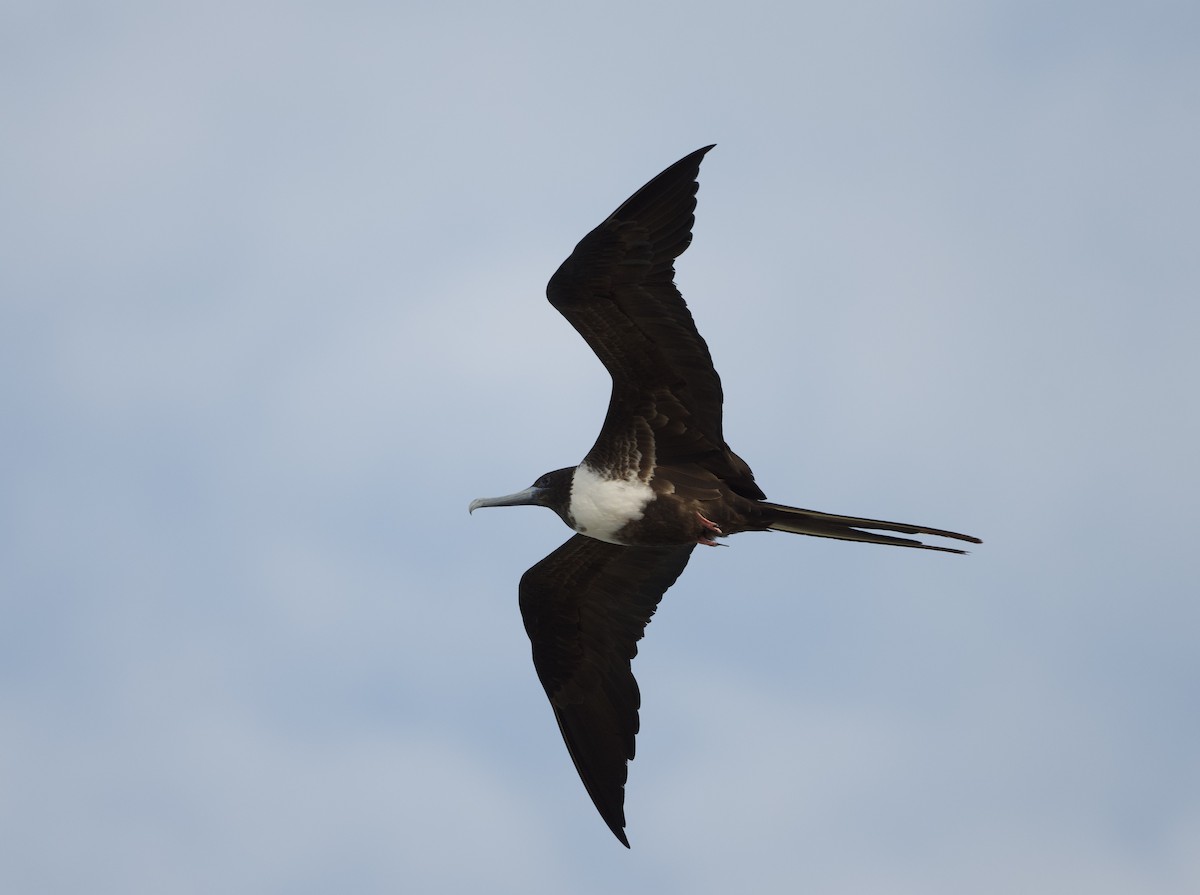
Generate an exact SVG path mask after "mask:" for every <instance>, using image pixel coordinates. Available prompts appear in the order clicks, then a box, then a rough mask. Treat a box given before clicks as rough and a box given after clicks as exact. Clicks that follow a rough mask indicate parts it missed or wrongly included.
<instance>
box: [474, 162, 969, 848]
mask: <svg viewBox="0 0 1200 895" xmlns="http://www.w3.org/2000/svg"><path fill="white" fill-rule="evenodd" d="M712 148H713V147H712V146H705V147H704V148H703V149H698V150H696V151H695V152H693V153H691V154H690V155H687V156H685V157H684V158H682V159H680V160H679V161H677V162H676V163H675V164H673V165H671V166H670V167H669V168H667V169H666V170H665V171H663V172H662V173H661V174H659V175H658V176H657V177H655V178H654V179H653V180H651V181H650V182H649V183H647V184H646V185H645V186H644V187H642V188H641V189H640V190H638V191H637V192H636V193H634V194H633V195H632V196H631V197H630V198H629V199H627V200H626V201H625V202H624V204H622V205H621V207H620V208H618V209H617V210H616V211H614V212H613V213H612V214H611V215H609V216H608V217H607V218H605V220H604V221H603V222H602V223H601V224H600V226H598V227H597V228H596V229H594V230H593V231H592V232H591V233H589V234H588V235H587V236H585V237H584V238H583V239H582V240H581V241H580V242H579V244H578V245H577V246H576V247H575V251H573V252H572V253H571V256H570V257H569V258H567V260H566V261H564V262H563V263H562V265H561V266H560V267H559V268H558V270H557V271H556V272H555V274H554V276H553V277H551V278H550V283H549V285H548V286H547V287H546V295H547V297H548V298H549V299H550V304H552V305H553V306H554V307H555V308H556V309H557V310H558V312H559V313H560V314H562V315H563V316H564V317H566V318H567V320H568V321H569V322H570V324H571V325H572V326H573V327H575V329H576V330H578V332H579V334H580V335H581V336H583V339H584V341H586V342H587V343H588V345H589V346H590V347H591V349H592V351H594V352H595V353H596V356H597V357H598V358H599V359H600V362H601V363H603V364H604V366H605V367H606V368H607V369H608V372H609V374H610V375H611V376H612V383H613V384H612V396H611V398H610V400H609V403H608V414H607V416H606V417H605V418H604V424H603V426H601V429H600V435H599V437H598V438H597V439H596V443H595V444H594V445H592V449H591V450H590V451H588V453H587V456H585V457H584V458H583V462H581V463H580V464H579V465H578V466H568V467H566V468H564V469H556V470H555V471H553V472H548V473H546V474H545V475H543V476H542V477H541V478H539V479H538V480H537V481H536V482H534V483H533V485H531V486H530V487H528V488H526V489H525V490H524V491H518V492H517V493H515V494H509V495H507V496H506V497H491V498H480V499H478V500H475V501H472V503H471V505H470V510H471V511H472V512H474V511H475V510H476V509H478V508H480V507H507V506H522V505H532V506H542V507H549V508H550V509H552V510H554V512H556V513H557V514H558V515H559V516H560V517H561V518H562V520H563V521H564V522H565V523H566V524H567V525H568V527H570V528H571V529H573V530H574V531H576V532H577V534H575V535H574V536H573V537H572V538H571V539H570V540H569V541H567V542H566V543H565V544H563V545H562V546H561V547H559V548H558V549H557V550H555V551H554V552H553V553H551V554H550V555H549V556H547V557H546V558H545V559H543V560H542V561H541V562H539V563H538V564H537V565H535V566H533V568H531V569H530V570H529V571H527V572H526V573H525V574H524V575H523V576H522V577H521V584H520V588H519V591H520V605H521V616H522V618H523V619H524V622H525V630H526V632H527V633H528V634H529V639H530V641H531V642H532V644H533V664H534V667H535V668H536V669H537V674H538V678H539V679H540V680H541V682H542V686H543V687H544V688H545V690H546V695H547V696H548V697H549V699H550V705H551V707H552V708H553V709H554V717H555V718H556V719H557V720H558V727H559V730H560V731H561V732H562V736H563V740H565V741H566V744H567V751H569V752H570V753H571V758H572V759H573V760H574V762H575V768H576V770H577V771H578V772H579V776H580V779H582V781H583V785H584V787H585V788H586V789H587V792H588V795H590V796H591V798H592V801H593V802H594V803H595V805H596V808H597V810H598V811H599V812H600V816H601V817H602V818H603V819H604V822H605V823H606V824H608V828H609V829H610V830H612V832H613V834H614V835H615V836H616V837H617V839H619V840H620V841H621V843H622V844H623V845H624V846H625V847H626V848H628V847H629V840H628V838H627V837H626V835H625V807H624V806H625V782H626V779H627V777H628V763H629V761H630V760H631V759H632V758H633V754H634V737H635V735H636V734H637V732H638V726H639V718H638V709H639V707H640V705H641V695H640V693H639V691H638V685H637V681H636V680H634V677H633V671H632V668H631V660H632V659H633V657H634V656H635V655H636V654H637V642H638V641H639V640H640V639H641V638H642V634H643V632H644V630H645V628H646V624H647V623H648V622H649V621H650V616H652V615H653V614H654V610H655V608H656V607H657V606H658V603H659V600H661V599H662V596H663V593H664V592H666V590H667V588H669V587H670V586H671V585H672V584H674V583H675V580H676V579H677V578H678V577H679V575H680V573H682V572H683V569H684V566H686V565H687V563H688V559H689V558H690V557H691V554H692V550H693V549H695V547H696V545H697V544H700V545H704V546H710V547H711V546H716V544H717V540H716V539H717V538H723V537H726V536H728V535H732V534H738V533H739V532H744V531H787V532H792V533H794V534H802V535H813V536H815V537H820V538H837V539H839V540H844V541H864V542H866V543H868V544H892V545H896V546H900V547H916V548H920V549H922V550H940V551H943V552H946V553H963V552H965V551H963V550H958V549H955V548H953V547H943V546H937V545H933V544H925V543H922V542H921V541H920V540H917V539H915V538H911V537H900V535H932V536H935V537H941V538H950V539H953V540H957V541H969V542H971V543H973V544H978V543H981V541H980V540H979V539H978V538H975V537H971V536H970V535H964V534H959V533H957V532H953V531H945V530H942V529H937V528H930V527H928V526H925V525H910V524H907V523H902V522H884V521H882V520H879V519H864V518H860V517H857V516H838V515H834V514H832V513H821V512H817V511H815V510H804V509H798V508H796V507H789V506H784V505H783V504H778V503H771V502H769V501H767V499H766V495H765V494H764V493H763V492H762V490H761V489H760V488H759V487H758V485H757V484H756V483H755V481H754V474H753V473H752V472H751V471H750V467H749V466H748V465H747V464H746V461H744V460H743V459H742V458H741V457H739V456H738V455H737V454H735V453H734V452H733V451H732V450H730V448H729V445H727V444H726V443H725V436H724V434H723V432H722V426H721V411H722V403H723V401H724V396H723V394H722V391H721V379H720V377H719V376H718V375H717V371H716V369H715V368H714V367H713V362H712V357H711V356H710V355H709V352H708V346H707V345H706V344H705V342H704V339H703V338H701V336H700V333H699V332H697V330H696V324H695V323H694V321H693V320H692V315H691V313H690V312H689V311H688V307H687V305H686V304H685V303H684V300H683V296H682V295H680V293H679V289H678V288H677V287H676V286H675V259H676V258H677V257H679V255H680V254H682V253H683V251H684V250H685V249H687V247H688V244H689V243H690V242H691V241H692V224H693V223H694V222H695V217H694V214H693V213H694V212H695V209H696V191H697V189H698V185H697V183H696V177H697V175H698V173H699V170H700V162H701V160H702V159H703V158H704V155H705V154H706V153H707V152H708V151H709V150H710V149H712ZM885 532H890V533H886V534H885Z"/></svg>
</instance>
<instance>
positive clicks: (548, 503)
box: [467, 466, 575, 518]
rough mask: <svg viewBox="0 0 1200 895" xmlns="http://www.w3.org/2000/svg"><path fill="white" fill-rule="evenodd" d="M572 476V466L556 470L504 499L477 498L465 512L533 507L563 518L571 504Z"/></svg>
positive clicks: (573, 469) (573, 472)
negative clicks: (483, 508) (551, 511)
mask: <svg viewBox="0 0 1200 895" xmlns="http://www.w3.org/2000/svg"><path fill="white" fill-rule="evenodd" d="M574 475H575V467H574V466H568V467H566V468H564V469H556V470H554V472H548V473H546V474H545V475H543V476H541V477H540V478H539V479H538V480H537V481H536V482H534V483H533V484H532V485H530V486H529V487H528V488H526V489H525V490H524V491H518V492H516V493H515V494H506V495H505V496H504V497H480V498H477V499H475V500H473V501H471V505H470V506H469V507H468V508H467V510H468V512H471V513H474V512H475V511H476V510H477V509H479V508H480V507H523V506H534V507H549V508H550V509H552V510H554V511H555V512H556V513H558V514H559V515H560V516H563V515H564V514H565V513H566V512H567V509H568V507H569V506H570V503H571V479H572V478H573V477H574ZM564 518H565V516H564Z"/></svg>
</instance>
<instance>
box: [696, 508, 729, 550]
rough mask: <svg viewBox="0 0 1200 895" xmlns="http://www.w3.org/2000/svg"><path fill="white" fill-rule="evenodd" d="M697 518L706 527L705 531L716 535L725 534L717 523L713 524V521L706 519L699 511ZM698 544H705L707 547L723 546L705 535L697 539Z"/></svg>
mask: <svg viewBox="0 0 1200 895" xmlns="http://www.w3.org/2000/svg"><path fill="white" fill-rule="evenodd" d="M696 518H698V519H699V520H700V524H701V525H703V526H704V528H705V530H707V531H711V532H715V533H716V534H723V532H722V531H721V529H720V527H719V526H718V525H717V523H715V522H713V521H712V520H711V519H706V518H705V517H704V514H703V513H701V512H699V511H697V512H696ZM696 543H697V544H703V545H704V546H705V547H720V546H722V545H721V544H718V543H717V542H716V541H714V540H712V539H711V538H706V537H704V535H701V536H700V537H698V538H696Z"/></svg>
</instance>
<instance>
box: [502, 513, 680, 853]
mask: <svg viewBox="0 0 1200 895" xmlns="http://www.w3.org/2000/svg"><path fill="white" fill-rule="evenodd" d="M694 546H695V545H687V546H683V547H621V546H617V545H615V544H608V543H605V542H604V541H597V540H595V539H593V538H589V537H585V536H583V535H576V536H575V537H573V538H571V540H569V541H567V542H566V543H565V544H563V545H562V546H561V547H559V548H558V549H557V550H555V551H554V552H553V553H551V554H550V555H549V556H547V557H546V558H545V559H543V560H542V561H541V562H539V563H538V564H537V565H535V566H534V567H533V568H531V569H530V570H529V571H528V572H526V573H525V574H524V576H522V578H521V588H520V593H521V616H522V617H523V618H524V620H525V630H526V632H527V633H528V634H529V639H530V641H531V642H532V644H533V664H534V667H535V668H536V669H537V674H538V678H539V679H540V680H541V682H542V686H543V687H545V689H546V695H547V696H548V697H549V698H550V705H551V707H552V708H553V709H554V717H555V718H556V719H557V720H558V727H559V730H561V731H562V735H563V739H564V740H565V741H566V744H567V750H568V751H569V752H570V753H571V758H572V759H573V760H574V762H575V768H576V770H578V771H579V776H580V778H581V779H582V780H583V785H584V786H585V787H586V788H587V791H588V795H590V796H591V797H592V801H593V802H594V803H595V805H596V808H597V810H599V812H600V816H601V817H603V818H604V822H605V823H607V824H608V827H609V829H611V830H612V831H613V833H614V834H615V835H616V837H617V838H618V839H619V840H621V842H622V843H623V844H624V845H625V846H626V847H628V845H629V840H628V839H626V838H625V831H624V827H625V809H624V804H625V780H626V778H627V776H628V769H627V764H628V762H629V761H630V760H631V759H632V758H633V753H634V736H635V735H636V734H637V732H638V723H639V722H638V708H639V706H640V705H641V694H640V693H639V691H638V685H637V681H636V680H634V677H633V671H632V669H631V667H630V660H631V659H633V657H634V656H635V655H637V641H639V640H640V639H641V638H642V633H643V631H644V630H645V628H646V624H647V622H649V621H650V616H652V615H653V614H654V610H655V608H656V607H657V606H658V602H659V600H661V599H662V595H663V593H664V592H665V591H666V590H667V588H669V587H670V586H671V585H672V584H674V583H675V579H677V578H678V577H679V575H680V573H681V572H682V571H683V569H684V566H686V565H687V562H688V558H689V557H690V556H691V553H692V549H693V547H694Z"/></svg>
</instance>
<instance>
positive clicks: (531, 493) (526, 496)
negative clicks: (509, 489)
mask: <svg viewBox="0 0 1200 895" xmlns="http://www.w3.org/2000/svg"><path fill="white" fill-rule="evenodd" d="M542 490H543V489H541V488H536V487H532V486H531V487H529V488H526V489H525V490H524V491H518V492H517V493H516V494H509V495H506V496H505V497H480V498H479V499H477V500H473V501H471V505H470V506H469V507H468V508H467V512H469V513H474V512H475V511H476V510H477V509H479V508H480V507H524V506H541V503H542V500H541V495H542Z"/></svg>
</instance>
